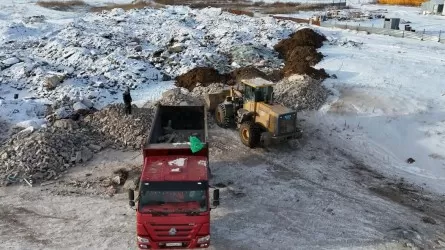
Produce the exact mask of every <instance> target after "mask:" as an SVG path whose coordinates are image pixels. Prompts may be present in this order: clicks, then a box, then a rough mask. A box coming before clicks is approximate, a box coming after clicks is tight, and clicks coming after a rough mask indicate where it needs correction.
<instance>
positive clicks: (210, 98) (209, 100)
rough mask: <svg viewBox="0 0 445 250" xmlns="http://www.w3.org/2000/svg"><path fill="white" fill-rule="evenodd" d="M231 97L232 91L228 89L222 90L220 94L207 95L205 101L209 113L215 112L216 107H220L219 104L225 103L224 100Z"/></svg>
mask: <svg viewBox="0 0 445 250" xmlns="http://www.w3.org/2000/svg"><path fill="white" fill-rule="evenodd" d="M229 95H230V90H228V89H225V90H221V91H220V92H217V93H211V94H209V93H208V94H206V95H205V96H204V99H205V103H206V106H207V109H208V110H209V111H214V110H215V109H216V107H217V106H218V104H220V103H222V102H224V100H225V99H226V96H229Z"/></svg>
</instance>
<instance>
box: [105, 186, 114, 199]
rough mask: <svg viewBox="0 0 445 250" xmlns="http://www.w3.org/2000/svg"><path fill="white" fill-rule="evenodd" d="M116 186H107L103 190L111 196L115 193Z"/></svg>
mask: <svg viewBox="0 0 445 250" xmlns="http://www.w3.org/2000/svg"><path fill="white" fill-rule="evenodd" d="M116 191H117V190H116V188H115V187H113V186H109V187H108V188H107V191H106V192H105V193H106V194H107V195H109V196H110V197H112V196H113V195H114V194H115V193H116Z"/></svg>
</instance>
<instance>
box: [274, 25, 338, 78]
mask: <svg viewBox="0 0 445 250" xmlns="http://www.w3.org/2000/svg"><path fill="white" fill-rule="evenodd" d="M324 41H326V37H324V36H323V35H320V34H318V33H317V32H315V31H314V30H312V29H301V30H299V31H297V32H295V33H294V34H292V35H291V36H290V37H289V38H288V39H285V40H282V41H280V42H279V43H278V44H277V45H275V46H274V48H275V50H276V51H277V52H278V53H279V54H280V56H281V57H282V58H283V59H284V61H285V66H284V68H283V69H282V74H283V76H285V77H287V76H290V75H292V74H300V75H308V76H310V77H312V78H314V79H325V78H327V77H329V75H328V74H327V73H326V72H325V71H324V69H319V70H318V69H314V68H312V67H311V66H314V65H315V64H317V63H319V62H320V61H321V59H323V55H322V54H321V53H320V52H317V48H320V47H321V46H322V45H323V42H324Z"/></svg>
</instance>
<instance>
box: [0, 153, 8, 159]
mask: <svg viewBox="0 0 445 250" xmlns="http://www.w3.org/2000/svg"><path fill="white" fill-rule="evenodd" d="M8 157H9V155H8V152H3V154H1V156H0V159H2V160H7V159H8Z"/></svg>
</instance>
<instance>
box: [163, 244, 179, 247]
mask: <svg viewBox="0 0 445 250" xmlns="http://www.w3.org/2000/svg"><path fill="white" fill-rule="evenodd" d="M165 246H167V247H182V243H166V244H165Z"/></svg>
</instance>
